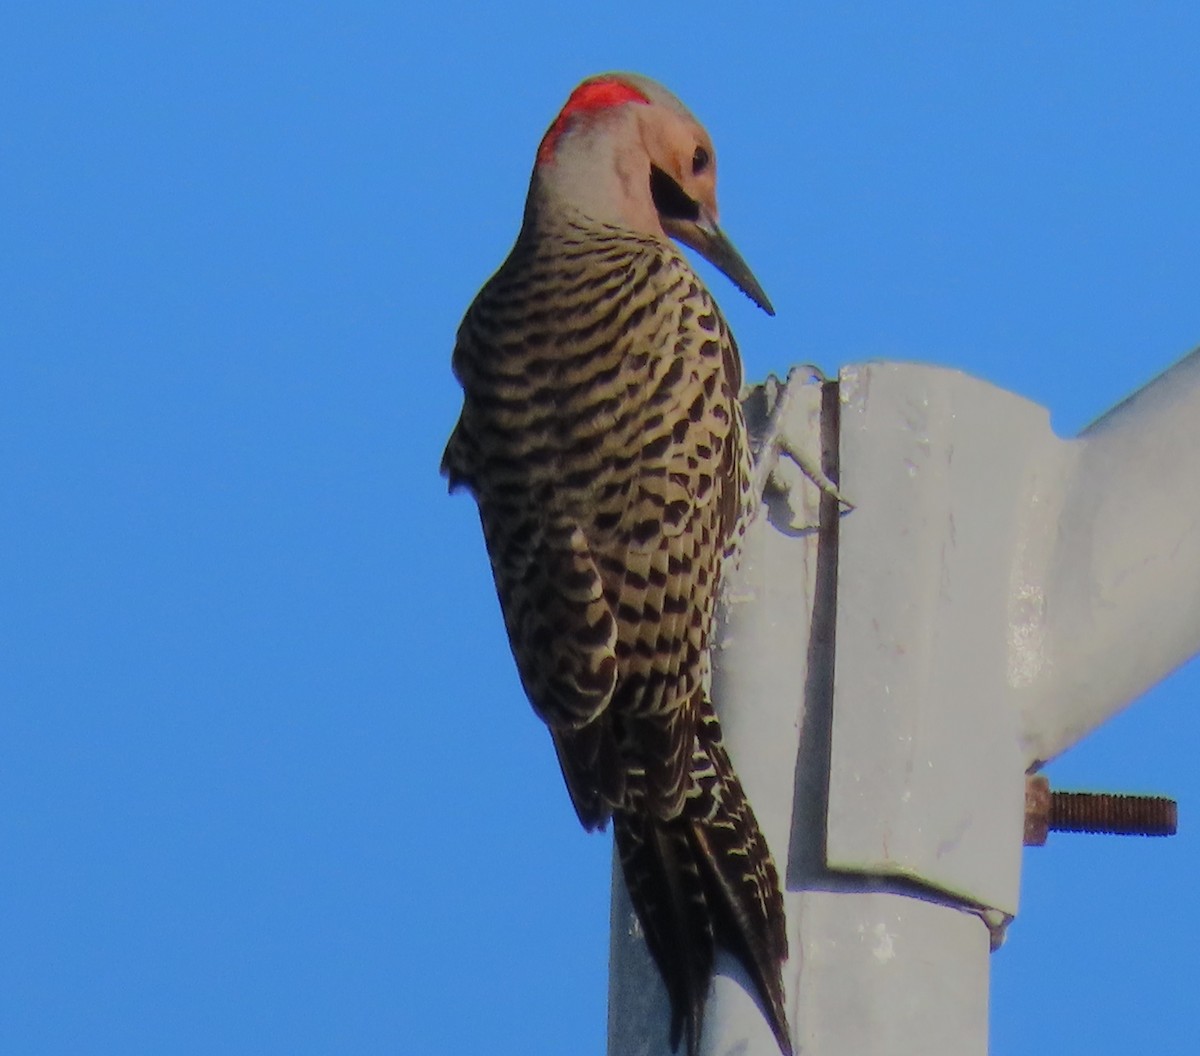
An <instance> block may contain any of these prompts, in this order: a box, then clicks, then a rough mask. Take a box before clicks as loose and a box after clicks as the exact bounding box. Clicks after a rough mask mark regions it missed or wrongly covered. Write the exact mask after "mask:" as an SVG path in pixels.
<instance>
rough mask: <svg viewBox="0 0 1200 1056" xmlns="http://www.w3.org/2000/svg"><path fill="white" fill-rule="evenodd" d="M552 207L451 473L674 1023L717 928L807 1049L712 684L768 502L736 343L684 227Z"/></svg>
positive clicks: (465, 344) (708, 967)
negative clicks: (475, 508) (605, 836)
mask: <svg viewBox="0 0 1200 1056" xmlns="http://www.w3.org/2000/svg"><path fill="white" fill-rule="evenodd" d="M641 83H642V82H640V81H639V82H638V84H639V85H640V84H641ZM630 90H632V89H630ZM565 113H566V110H564V114H565ZM571 127H572V126H570V125H569V124H568V125H566V126H565V128H564V129H563V130H560V131H559V132H558V133H556V134H557V135H560V136H561V135H569V132H570V128H571ZM552 131H553V130H552ZM543 146H544V147H545V143H544V144H543ZM552 146H553V144H552ZM535 180H536V174H535ZM535 186H536V183H535ZM554 204H555V208H554V209H548V208H539V200H538V199H537V197H536V196H535V195H534V194H533V193H531V198H530V203H529V205H528V206H527V211H526V217H525V225H524V227H523V228H522V231H521V235H520V237H519V238H518V241H517V244H516V246H515V247H514V249H513V251H512V253H511V255H510V256H509V258H508V259H507V260H506V261H505V263H504V264H503V266H502V267H501V268H500V270H499V271H498V272H497V273H496V275H495V276H493V278H492V279H491V280H490V281H489V282H488V283H487V284H486V285H485V286H484V288H483V290H482V291H481V292H480V294H479V296H478V297H477V298H476V300H475V302H474V303H473V304H472V305H471V308H470V309H469V311H468V312H467V315H466V317H465V319H464V320H463V323H462V326H461V327H460V329H459V334H458V342H457V345H456V347H455V351H454V370H455V373H456V375H457V376H458V378H459V380H460V382H461V383H462V386H463V390H464V394H465V398H464V404H463V409H462V414H461V417H460V419H459V421H458V424H457V426H456V427H455V429H454V433H453V435H452V436H451V438H450V442H449V444H448V446H447V448H446V452H445V456H444V459H443V471H444V472H445V473H446V474H447V475H448V476H449V477H450V482H451V487H454V486H456V485H460V484H461V485H465V486H466V487H467V488H469V489H470V491H471V492H472V493H473V494H474V496H475V498H476V500H477V501H478V504H479V513H480V519H481V521H482V524H483V531H484V536H485V539H486V543H487V548H488V553H489V555H490V557H491V564H492V572H493V575H494V577H495V582H496V589H497V592H498V593H499V597H500V603H501V607H502V609H503V613H504V620H505V624H506V626H507V629H508V635H509V640H510V642H511V644H512V649H513V654H514V656H515V658H516V662H517V667H518V670H519V672H520V676H521V680H522V683H523V685H524V688H525V691H526V693H527V694H528V696H529V699H530V701H531V702H532V703H533V706H534V708H535V710H536V711H537V713H538V714H539V715H540V716H541V717H542V719H544V720H545V722H546V723H547V725H548V726H549V728H550V731H551V735H552V737H553V740H554V745H555V749H556V751H557V753H558V758H559V762H560V764H561V767H562V771H563V775H564V777H565V779H566V783H567V787H568V790H569V791H570V794H571V798H572V801H573V803H574V805H575V809H576V811H577V812H578V814H579V818H580V820H581V821H582V823H583V824H584V826H585V827H587V828H588V829H594V828H596V827H598V826H602V825H604V824H605V822H606V821H607V820H608V819H609V818H610V817H611V818H613V819H614V830H615V838H616V843H617V848H618V851H619V854H620V857H621V861H622V865H623V871H624V875H625V878H626V882H627V885H628V888H629V892H630V897H631V900H632V902H633V905H634V907H635V909H636V911H637V913H638V915H639V918H640V920H641V921H642V924H643V927H644V930H645V933H646V937H647V942H648V945H649V947H650V950H651V952H652V954H653V956H654V958H655V961H656V963H657V964H658V966H659V969H660V971H661V973H662V975H663V979H664V981H665V983H666V986H667V990H668V992H669V994H670V997H671V1005H672V1009H673V1021H672V1028H671V1038H672V1044H673V1045H676V1046H677V1045H678V1042H679V1040H680V1039H681V1037H683V1036H685V1035H686V1037H687V1040H688V1051H689V1053H690V1054H692V1056H694V1054H695V1052H696V1050H697V1047H698V1044H699V1037H700V1030H701V1023H702V1017H703V1010H704V1002H705V998H706V996H707V993H708V988H709V985H710V981H711V976H712V967H713V956H714V945H715V944H720V945H723V946H725V947H727V948H728V949H729V950H730V951H731V952H732V953H733V954H734V955H735V956H737V957H738V958H739V959H740V960H741V961H742V962H743V964H744V965H745V966H746V969H747V971H748V972H749V975H750V977H751V978H752V979H753V981H754V984H755V986H756V988H757V990H758V991H759V995H760V997H761V999H762V1002H763V1004H764V1006H765V1011H766V1014H767V1016H768V1019H769V1020H770V1022H771V1025H772V1028H773V1030H774V1032H775V1035H776V1037H777V1039H778V1041H779V1045H780V1049H781V1050H782V1051H783V1052H784V1053H785V1054H788V1056H790V1053H791V1046H790V1042H789V1040H788V1036H787V1021H786V1016H785V1014H784V1007H783V992H782V984H781V981H780V965H781V962H782V961H783V960H784V959H785V958H786V956H787V939H786V932H785V927H784V915H783V904H782V899H781V896H780V890H779V881H778V877H777V874H776V870H775V867H774V864H773V863H772V861H771V858H770V854H769V852H768V850H767V846H766V843H765V841H764V840H763V837H762V834H761V832H760V831H759V827H758V824H757V822H756V821H755V818H754V814H753V812H752V811H751V809H750V805H749V803H748V802H747V801H746V797H745V794H744V793H743V791H742V787H741V784H740V783H739V782H738V779H737V777H736V775H735V774H734V772H733V768H732V766H731V765H730V762H729V759H728V756H727V755H726V753H725V749H724V747H723V746H722V744H721V738H720V729H719V727H718V724H717V719H716V716H715V714H714V712H713V709H712V705H711V702H710V700H709V696H708V694H709V688H710V681H711V679H710V656H709V651H710V644H711V642H710V638H711V634H712V630H713V621H714V610H715V605H716V601H717V597H718V591H719V589H720V585H721V581H722V577H723V575H724V573H725V572H726V570H727V569H728V567H729V565H730V562H731V561H732V560H734V558H735V555H736V552H737V549H738V545H739V542H740V539H741V536H742V534H743V532H744V530H745V527H746V523H747V520H748V519H749V517H750V515H751V513H752V510H753V504H754V501H755V497H754V496H752V495H751V494H750V481H751V459H750V453H749V448H748V445H747V441H746V435H745V426H744V423H743V420H742V413H741V408H740V406H739V404H738V401H737V394H738V391H739V389H740V387H741V366H740V363H739V360H738V354H737V348H736V346H735V344H734V341H733V338H732V336H731V334H730V333H729V330H728V327H727V326H726V325H725V322H724V320H723V319H722V317H721V315H720V313H719V311H718V310H717V307H716V305H715V304H714V302H713V300H712V298H711V296H710V295H709V293H708V292H707V290H705V288H704V286H703V285H702V284H701V282H700V280H699V279H698V278H697V276H696V275H695V273H694V272H693V271H692V269H691V267H690V266H689V265H688V263H687V262H686V261H685V260H684V258H683V257H682V256H681V255H680V254H679V253H678V251H677V250H676V249H675V248H674V246H673V245H672V244H671V243H670V242H669V241H668V240H666V239H665V238H662V237H653V236H651V235H640V234H637V233H635V232H634V231H632V230H630V229H628V228H626V227H621V226H615V225H612V224H607V223H600V222H598V221H595V220H593V219H590V218H589V217H588V216H587V215H585V214H584V213H583V212H580V211H577V210H573V209H570V208H568V207H566V206H565V205H564V203H563V202H561V201H556V202H555V203H554Z"/></svg>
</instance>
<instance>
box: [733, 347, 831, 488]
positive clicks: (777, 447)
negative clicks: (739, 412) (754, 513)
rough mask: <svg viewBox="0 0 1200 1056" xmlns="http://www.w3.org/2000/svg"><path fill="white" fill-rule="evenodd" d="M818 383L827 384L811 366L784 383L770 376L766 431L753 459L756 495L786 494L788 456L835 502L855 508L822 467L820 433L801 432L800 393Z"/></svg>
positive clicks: (799, 369)
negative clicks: (782, 457)
mask: <svg viewBox="0 0 1200 1056" xmlns="http://www.w3.org/2000/svg"><path fill="white" fill-rule="evenodd" d="M813 380H815V381H816V382H817V383H818V384H820V383H821V382H824V381H825V375H824V374H823V373H821V371H820V369H819V368H817V367H814V366H811V365H807V364H806V365H805V366H802V367H793V368H792V369H791V370H790V371H788V376H787V381H786V382H783V383H782V384H781V383H780V382H779V379H778V378H776V377H774V376H771V377H769V378H767V381H766V389H767V392H766V398H767V406H768V407H769V408H770V410H769V411H768V414H767V423H766V428H765V429H764V431H763V438H762V442H761V444H760V445H759V448H758V453H757V455H756V457H755V460H754V487H755V494H756V495H758V496H760V497H762V496H763V495H764V494H765V493H766V491H767V490H768V489H770V490H773V491H779V492H782V493H784V494H787V493H789V492H790V491H791V484H790V482H789V481H788V480H787V478H786V476H785V475H784V474H783V473H782V472H781V460H780V457H779V456H780V455H781V454H784V455H787V456H788V458H789V459H791V460H792V461H793V462H794V463H795V464H796V465H797V466H798V467H799V468H800V472H802V473H803V474H804V475H805V476H806V477H808V479H809V480H811V481H812V482H813V483H814V484H815V485H816V486H817V487H818V488H819V489H820V490H821V491H822V492H823V493H824V494H826V495H829V496H831V497H832V498H834V499H836V500H837V501H838V502H839V503H840V504H841V505H842V506H845V507H846V509H848V510H852V509H854V503H852V502H851V501H850V500H849V499H847V498H846V496H845V495H843V494H842V493H841V492H840V491H839V490H838V486H837V485H836V484H835V483H834V482H833V481H832V480H830V479H829V477H828V475H827V474H826V473H825V471H824V470H823V469H822V468H821V437H820V433H819V430H810V429H802V423H801V422H800V420H799V419H800V415H797V414H793V413H792V408H793V406H794V405H795V403H796V400H797V399H798V398H799V395H798V394H799V393H800V391H801V390H802V389H803V388H804V387H805V386H807V385H808V384H810V383H811V382H812V381H813Z"/></svg>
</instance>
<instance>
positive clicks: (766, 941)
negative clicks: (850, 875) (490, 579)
mask: <svg viewBox="0 0 1200 1056" xmlns="http://www.w3.org/2000/svg"><path fill="white" fill-rule="evenodd" d="M696 740H697V743H696V746H695V749H694V755H693V767H692V787H691V789H690V791H689V794H688V799H687V801H686V803H685V805H684V809H683V811H682V813H681V814H680V815H679V816H677V817H674V818H671V819H670V820H663V819H661V818H658V817H655V815H654V812H653V810H652V809H630V810H623V809H622V810H617V811H616V812H615V813H614V815H613V832H614V836H615V839H616V844H617V852H618V854H619V855H620V858H621V867H622V872H623V873H624V875H625V884H626V887H627V888H628V890H629V898H630V901H631V902H632V904H633V907H634V910H635V911H636V912H637V915H638V919H639V920H640V921H641V924H642V930H643V931H644V932H645V935H646V945H647V946H648V947H649V949H650V953H651V955H652V956H653V957H654V960H655V963H656V964H657V965H658V970H659V972H660V973H661V975H662V977H663V982H664V983H665V984H666V988H667V993H668V995H669V997H670V1001H671V1047H672V1049H678V1047H679V1041H680V1039H681V1037H682V1036H683V1035H684V1034H685V1033H686V1036H687V1052H688V1056H697V1052H698V1049H699V1044H700V1032H701V1027H702V1025H703V1020H704V1005H705V1001H706V1000H707V997H708V988H709V984H710V982H711V980H712V973H713V958H714V951H715V948H716V946H717V945H720V946H723V947H724V948H725V949H727V950H728V951H729V952H730V953H732V954H733V955H734V956H735V957H736V958H737V959H738V960H739V961H740V962H741V963H742V965H743V967H744V968H745V969H746V972H747V974H748V975H749V976H750V978H751V980H753V982H754V986H755V988H756V989H757V991H758V997H759V1000H760V1002H761V1004H762V1006H763V1010H764V1012H765V1014H766V1017H767V1019H768V1021H769V1022H770V1024H771V1029H772V1031H773V1032H774V1034H775V1039H776V1041H777V1042H778V1043H779V1049H780V1052H781V1053H782V1054H783V1056H792V1045H791V1039H790V1037H789V1032H788V1024H787V1014H786V1012H785V1010H784V996H783V980H782V977H781V966H782V963H783V962H784V961H785V960H786V959H787V954H788V951H787V945H788V944H787V930H786V925H785V920H784V911H783V897H782V895H781V894H780V888H779V877H778V874H777V873H776V871H775V863H774V862H773V861H772V860H771V854H770V851H769V850H768V849H767V842H766V840H765V839H764V838H763V835H762V831H761V830H760V829H759V827H758V821H757V820H756V819H755V817H754V812H753V811H752V810H751V809H750V803H749V801H748V800H747V799H746V794H745V792H744V791H743V790H742V785H741V782H740V781H739V780H738V778H737V775H736V774H735V773H734V771H733V767H732V766H731V765H730V762H729V756H728V755H727V754H726V752H725V748H724V746H723V744H722V743H721V731H720V726H719V725H718V723H717V718H716V715H715V714H714V713H713V710H712V705H711V704H710V703H709V702H708V701H707V700H704V701H702V702H701V713H700V717H699V722H698V724H697V738H696ZM640 806H641V807H642V808H644V807H645V804H644V802H643V804H641V805H640Z"/></svg>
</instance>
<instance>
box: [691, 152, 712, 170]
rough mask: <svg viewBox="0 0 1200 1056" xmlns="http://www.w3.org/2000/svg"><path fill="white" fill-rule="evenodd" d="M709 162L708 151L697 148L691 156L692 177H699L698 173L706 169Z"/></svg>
mask: <svg viewBox="0 0 1200 1056" xmlns="http://www.w3.org/2000/svg"><path fill="white" fill-rule="evenodd" d="M710 160H711V159H710V158H709V156H708V151H707V150H705V149H704V148H703V147H697V148H696V153H695V154H693V155H692V175H693V176H699V175H700V173H702V172H703V171H704V170H705V169H707V168H708V163H709V161H710Z"/></svg>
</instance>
